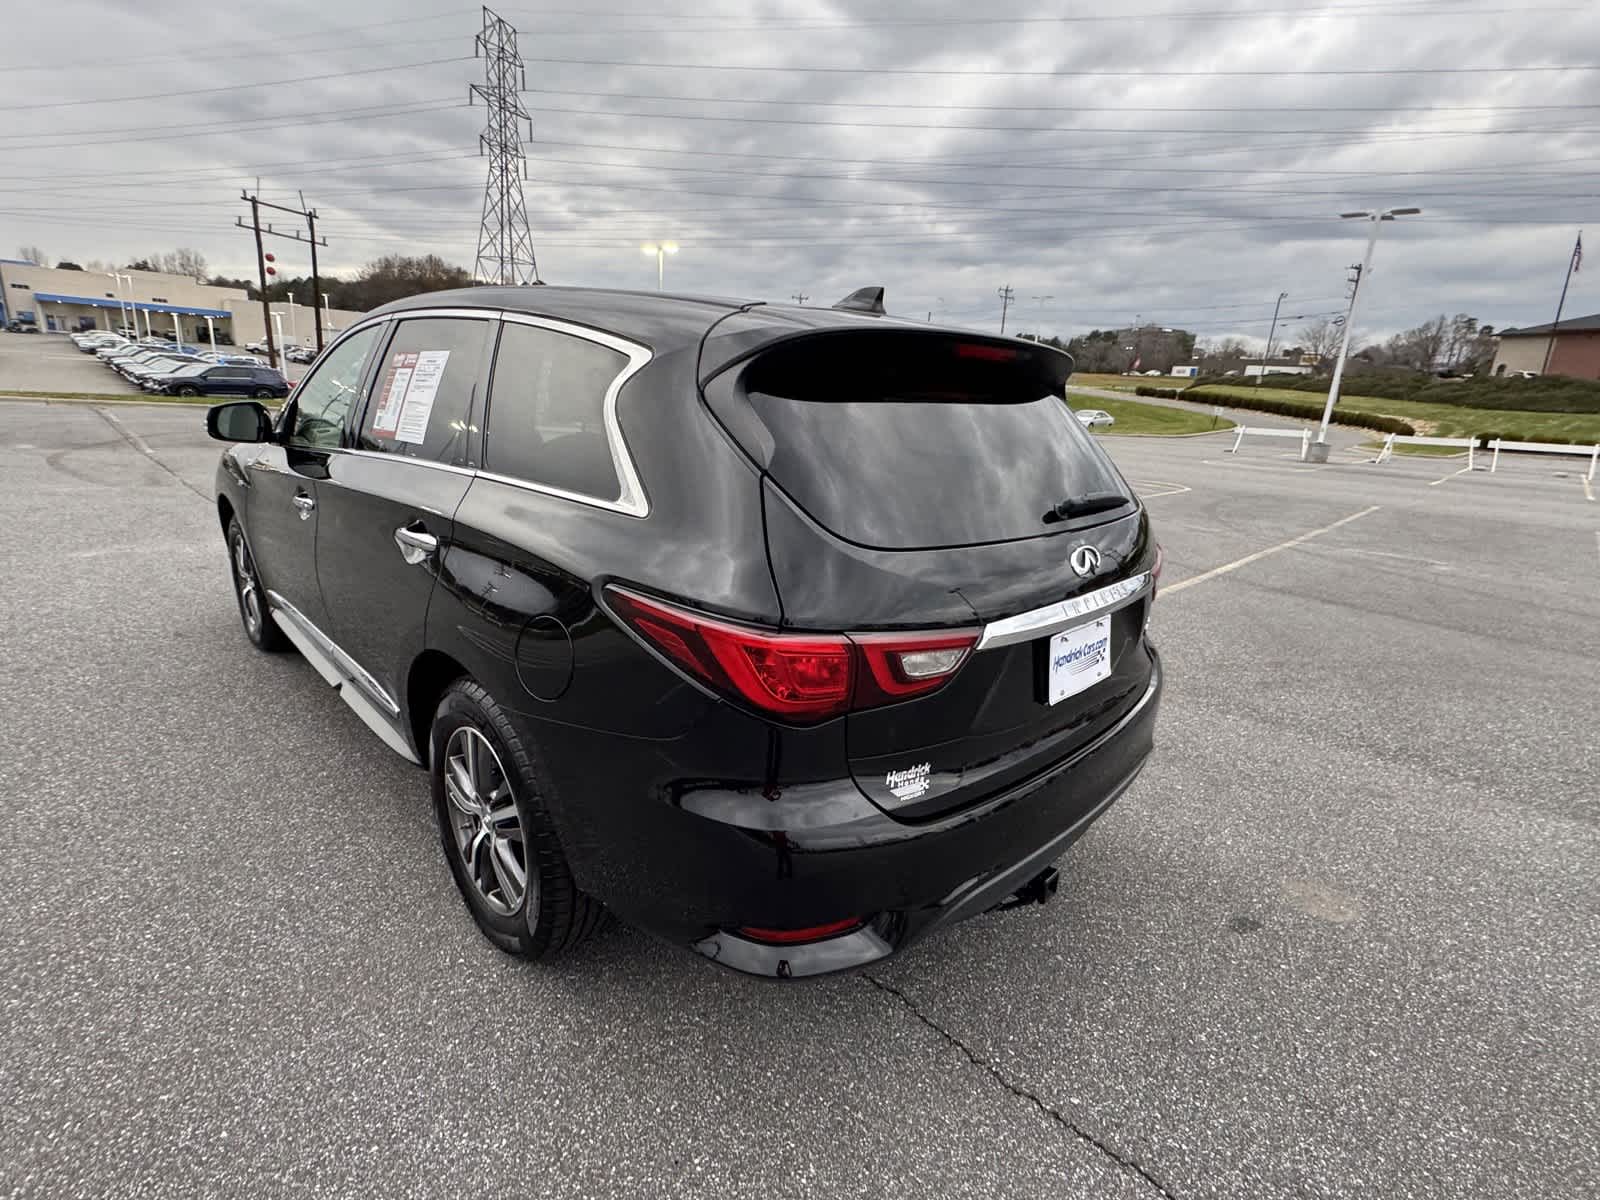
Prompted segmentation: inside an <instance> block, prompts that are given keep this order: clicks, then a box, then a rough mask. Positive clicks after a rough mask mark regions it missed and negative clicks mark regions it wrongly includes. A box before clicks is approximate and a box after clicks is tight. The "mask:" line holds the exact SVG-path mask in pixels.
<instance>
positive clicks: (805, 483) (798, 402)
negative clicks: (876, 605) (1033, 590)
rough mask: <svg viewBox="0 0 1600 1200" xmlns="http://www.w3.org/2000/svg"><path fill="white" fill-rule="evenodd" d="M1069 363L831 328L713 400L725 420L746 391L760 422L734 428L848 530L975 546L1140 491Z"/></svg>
mask: <svg viewBox="0 0 1600 1200" xmlns="http://www.w3.org/2000/svg"><path fill="white" fill-rule="evenodd" d="M1046 356H1049V357H1046ZM1052 359H1054V360H1058V361H1051V360H1052ZM1060 360H1061V356H1059V355H1056V354H1055V352H1054V351H1049V350H1043V349H1036V348H1034V347H1030V346H1026V345H1021V346H1018V347H1017V348H1015V349H1013V348H1011V347H1007V346H1006V345H1005V343H1003V342H994V341H984V340H982V339H971V340H966V339H961V338H958V337H951V336H949V335H942V336H934V335H929V334H915V335H906V334H898V333H894V332H890V331H884V332H882V333H872V334H855V335H832V336H824V337H816V338H806V339H800V340H799V341H797V342H794V343H790V344H788V345H785V346H782V347H779V348H776V349H774V350H771V351H768V352H767V353H766V354H763V355H761V356H760V357H759V358H758V359H756V360H755V361H754V362H753V363H751V364H750V365H749V366H748V367H747V368H746V369H745V370H744V371H743V372H742V375H741V378H740V381H739V385H740V386H738V387H737V388H734V389H731V390H730V389H726V388H716V387H715V386H713V387H712V388H711V389H710V390H709V392H708V399H710V400H711V402H712V406H713V408H714V409H716V410H717V411H718V412H719V415H721V414H722V413H723V412H724V411H725V410H726V409H727V408H728V406H729V405H738V404H739V402H740V400H739V397H738V396H737V395H735V394H732V393H736V392H742V393H743V402H744V403H747V404H748V405H749V408H750V410H752V411H753V412H754V414H755V416H756V417H757V418H758V419H759V423H760V425H761V426H764V427H765V429H764V431H760V430H752V429H751V427H750V423H749V421H748V420H745V421H740V420H737V419H735V420H731V421H730V420H725V421H724V423H725V424H727V425H728V426H729V428H730V430H731V431H732V432H733V433H734V436H735V437H736V438H738V439H739V440H740V441H741V443H744V442H751V443H756V444H747V445H746V447H745V448H746V450H747V451H752V456H753V457H755V458H756V459H757V461H758V462H762V463H763V464H764V465H765V466H766V467H767V469H768V471H769V472H770V473H771V475H772V478H773V481H774V482H775V483H776V484H777V485H778V486H779V487H781V488H782V489H783V490H784V491H786V492H787V493H788V494H789V495H790V496H791V497H792V498H793V499H794V500H795V502H796V503H797V504H799V505H800V507H801V508H803V509H805V511H806V512H807V513H809V514H810V515H811V517H812V518H813V519H814V520H816V521H817V522H818V523H820V524H821V525H823V526H825V527H826V528H828V529H829V530H831V531H832V532H834V533H835V534H837V535H839V536H840V537H843V538H846V539H848V540H850V541H853V542H856V543H859V544H861V545H864V546H872V547H878V548H885V549H931V548H936V547H945V546H968V545H976V544H979V543H985V542H998V541H1011V540H1015V539H1019V538H1030V537H1039V536H1042V535H1045V534H1050V533H1056V532H1061V531H1062V529H1063V526H1062V525H1061V524H1060V523H1059V521H1060V520H1061V518H1062V517H1063V516H1066V515H1067V513H1068V511H1069V510H1070V511H1074V512H1075V510H1074V509H1073V505H1074V503H1075V502H1081V501H1084V500H1086V499H1087V500H1089V501H1090V503H1088V504H1087V505H1084V506H1083V507H1084V509H1085V511H1086V512H1088V511H1096V512H1098V513H1099V514H1100V519H1104V518H1105V517H1107V516H1112V515H1124V514H1125V510H1126V508H1127V506H1128V505H1130V504H1132V502H1133V500H1132V496H1131V494H1130V493H1129V491H1128V488H1127V485H1126V484H1125V483H1124V482H1123V480H1122V477H1121V476H1120V475H1119V474H1118V473H1117V470H1116V468H1115V467H1113V466H1112V465H1111V461H1110V459H1109V458H1107V457H1106V455H1105V454H1104V453H1103V452H1102V451H1101V449H1100V447H1099V446H1097V445H1096V444H1095V442H1094V440H1093V438H1092V436H1091V435H1090V434H1088V433H1087V432H1085V430H1084V429H1083V428H1082V426H1080V425H1079V423H1078V421H1077V420H1076V419H1075V418H1074V417H1073V415H1072V413H1071V411H1070V410H1069V409H1068V408H1067V405H1066V402H1065V400H1064V398H1063V394H1062V392H1061V387H1060V382H1059V381H1060V379H1061V378H1062V377H1063V376H1064V371H1063V369H1062V366H1061V365H1060ZM752 434H753V435H754V436H752ZM761 443H765V444H764V445H761ZM1058 505H1065V506H1066V507H1064V508H1063V509H1062V510H1061V512H1060V514H1059V515H1058V513H1057V506H1058Z"/></svg>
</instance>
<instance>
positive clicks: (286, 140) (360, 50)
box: [0, 0, 1600, 336]
mask: <svg viewBox="0 0 1600 1200" xmlns="http://www.w3.org/2000/svg"><path fill="white" fill-rule="evenodd" d="M1185 8H1187V9H1188V10H1189V11H1190V12H1191V13H1192V12H1194V11H1195V10H1202V9H1203V10H1204V11H1206V12H1212V13H1214V12H1217V11H1218V10H1227V11H1230V12H1235V13H1239V14H1241V16H1244V15H1246V14H1252V13H1253V14H1254V15H1248V17H1247V19H1237V20H1200V19H1195V18H1193V17H1180V16H1174V15H1170V14H1171V13H1172V12H1174V11H1176V10H1181V9H1185ZM1584 8H1585V6H1584V5H1583V4H1581V3H1579V2H1577V0H1572V2H1571V3H1569V4H1567V5H1564V6H1563V5H1561V4H1559V3H1558V4H1555V5H1553V6H1552V8H1551V9H1549V10H1544V9H1539V8H1536V7H1535V8H1530V7H1528V6H1523V7H1522V8H1513V7H1512V6H1510V5H1507V4H1503V3H1501V4H1496V2H1495V0H1365V2H1363V3H1359V4H1358V3H1355V0H1326V3H1325V4H1324V5H1323V6H1322V7H1320V8H1319V7H1316V6H1315V5H1313V6H1311V7H1309V8H1306V7H1303V6H1302V7H1300V8H1299V9H1298V10H1297V6H1295V5H1291V4H1289V3H1285V2H1284V0H1206V2H1205V3H1204V4H1202V3H1201V2H1200V0H1145V3H1144V4H1141V6H1140V7H1139V8H1138V9H1130V10H1129V11H1128V12H1126V13H1118V14H1108V15H1112V16H1114V17H1115V18H1116V19H1113V20H1076V21H1070V20H1069V21H1046V20H1041V19H1038V18H1039V17H1040V16H1041V15H1042V14H1041V13H1039V12H1038V11H1037V10H1028V9H1025V8H1022V7H1020V6H1017V5H1016V4H1015V0H1009V3H1008V6H1007V7H1005V8H1001V9H996V10H994V11H989V10H985V11H984V14H983V18H982V20H981V21H973V19H972V18H973V14H974V8H973V6H972V5H970V4H963V3H959V2H956V0H948V2H934V3H919V4H917V5H915V6H895V7H893V8H886V7H885V6H881V5H871V6H869V5H865V4H858V5H843V4H834V5H829V4H822V3H816V2H809V3H808V2H793V3H776V2H764V3H756V4H750V5H745V6H742V7H736V6H733V5H728V6H726V7H725V8H720V9H711V10H705V9H692V8H689V7H679V8H674V9H670V10H667V11H658V10H646V9H644V8H642V7H637V0H631V3H624V2H623V0H618V2H617V4H616V5H615V6H609V5H608V6H607V7H606V8H605V10H604V11H596V10H594V9H585V6H583V5H579V4H577V3H575V0H551V2H550V3H549V4H547V5H545V6H542V7H540V8H538V9H533V8H531V7H530V8H527V9H523V8H517V9H515V10H510V9H508V10H506V15H507V16H508V18H511V19H513V21H514V22H515V23H516V24H517V25H518V27H519V28H520V29H521V30H522V31H523V32H522V36H521V46H522V51H523V54H524V56H525V57H526V58H528V59H529V60H530V61H529V66H528V83H529V91H528V92H527V94H526V96H525V100H526V103H527V104H528V106H529V108H530V109H531V110H537V111H534V113H533V116H534V130H535V142H534V144H533V145H531V146H530V147H529V150H528V153H529V173H530V179H529V182H528V184H527V188H526V194H527V199H528V208H529V213H530V217H531V219H532V223H533V227H534V236H535V245H536V248H537V251H538V255H539V261H540V266H541V268H542V271H543V274H544V275H545V277H546V278H547V279H549V280H550V281H552V282H559V283H584V284H594V285H599V286H623V287H628V286H633V287H641V286H651V285H652V284H653V267H652V265H651V263H650V262H649V261H648V260H646V259H645V258H644V257H643V256H641V255H640V254H639V252H638V244H639V243H640V242H641V241H645V240H649V239H652V238H658V237H672V238H675V239H676V240H677V241H678V242H679V243H680V244H681V245H682V247H683V249H682V252H681V253H680V254H679V255H678V256H677V257H676V258H675V259H673V260H671V262H670V264H669V266H668V280H669V286H672V287H675V288H680V289H684V290H691V291H700V292H711V293H716V294H724V295H749V296H754V297H766V298H774V299H778V298H786V297H788V296H789V295H790V294H791V293H794V292H797V291H803V292H805V293H807V294H808V295H809V296H811V297H812V298H813V299H814V301H815V302H819V303H821V302H829V301H831V300H833V299H836V298H837V297H838V296H841V295H843V294H844V293H845V292H847V291H849V290H851V289H853V288H855V287H858V286H861V285H863V284H867V283H881V284H883V285H885V286H887V287H888V289H889V299H890V303H891V307H892V308H893V309H894V310H895V311H898V312H902V313H906V314H911V315H920V314H922V313H926V312H929V311H932V312H934V313H935V314H936V315H937V316H940V317H942V318H944V319H948V320H951V321H958V322H963V323H972V324H976V325H980V326H987V327H993V326H994V325H995V324H997V323H998V319H999V301H998V299H997V297H996V295H995V291H996V288H998V287H999V286H1001V285H1003V284H1007V283H1009V284H1010V285H1011V286H1012V287H1013V288H1014V289H1015V291H1016V294H1017V296H1018V299H1019V306H1020V307H1019V309H1018V310H1017V312H1016V314H1015V316H1014V319H1015V320H1017V321H1020V322H1021V327H1022V328H1028V329H1031V328H1035V327H1042V328H1043V329H1045V330H1046V331H1053V332H1062V333H1070V332H1074V331H1079V330H1083V329H1087V328H1089V327H1091V326H1100V325H1107V324H1113V323H1119V322H1126V321H1129V320H1131V319H1132V318H1133V317H1134V316H1135V315H1136V314H1138V315H1142V316H1144V317H1145V318H1147V319H1154V320H1159V321H1161V322H1163V323H1170V324H1180V323H1181V324H1185V325H1187V326H1189V327H1191V328H1194V329H1196V330H1198V331H1200V332H1202V333H1204V334H1206V335H1208V336H1222V335H1226V334H1230V333H1238V334H1243V335H1246V336H1251V335H1254V336H1260V335H1261V334H1263V333H1264V332H1265V330H1264V325H1265V321H1266V318H1267V316H1268V315H1269V314H1270V311H1271V303H1272V299H1273V298H1274V297H1275V296H1276V294H1277V292H1278V291H1280V290H1283V291H1288V292H1289V293H1290V296H1291V299H1290V301H1289V303H1288V305H1287V306H1286V309H1287V310H1288V311H1291V312H1302V311H1304V312H1309V311H1327V310H1329V309H1331V308H1336V307H1338V303H1339V302H1338V300H1337V297H1338V296H1339V295H1340V294H1341V292H1342V289H1343V280H1344V272H1345V268H1346V266H1347V264H1349V263H1351V262H1353V261H1355V260H1356V259H1357V258H1359V256H1360V253H1361V249H1362V235H1363V232H1364V231H1363V230H1362V229H1361V228H1358V227H1356V223H1354V222H1346V223H1341V222H1340V221H1338V219H1337V217H1336V214H1337V213H1338V212H1340V211H1341V210H1345V209H1350V208H1365V207H1368V206H1372V205H1391V204H1406V203H1416V204H1420V205H1422V206H1423V207H1424V208H1425V209H1426V213H1425V214H1424V216H1423V217H1421V218H1417V219H1414V220H1411V221H1407V222H1403V223H1399V224H1397V225H1396V226H1391V227H1389V228H1386V230H1385V233H1384V239H1383V243H1382V244H1381V246H1380V249H1379V253H1378V263H1377V269H1376V270H1375V271H1374V273H1373V275H1372V277H1371V283H1372V286H1371V288H1370V290H1368V291H1367V292H1365V293H1364V299H1363V310H1364V311H1363V314H1362V317H1361V319H1360V321H1359V325H1360V327H1361V329H1362V331H1363V332H1364V333H1367V334H1369V335H1379V334H1382V333H1386V332H1389V331H1392V330H1394V329H1397V328H1400V327H1403V326H1406V325H1409V324H1414V323H1416V322H1417V321H1420V320H1422V319H1424V318H1426V317H1428V316H1429V315H1431V314H1433V313H1436V312H1440V311H1449V312H1455V311H1469V312H1472V313H1474V314H1476V315H1478V316H1479V317H1481V318H1482V319H1484V320H1485V321H1488V322H1490V323H1493V324H1496V325H1508V324H1517V323H1526V322H1530V321H1537V320H1547V319H1548V318H1549V315H1550V311H1549V310H1550V309H1551V308H1552V307H1553V301H1554V293H1555V291H1556V290H1557V289H1558V288H1559V286H1560V278H1561V272H1562V270H1563V267H1564V264H1565V261H1566V256H1567V254H1568V253H1569V251H1570V249H1571V244H1572V237H1573V234H1574V231H1575V229H1576V228H1577V227H1578V226H1579V225H1581V224H1582V223H1583V221H1584V219H1585V218H1586V217H1590V216H1592V215H1594V214H1595V213H1596V198H1597V196H1600V151H1596V150H1595V149H1594V146H1595V138H1594V131H1595V129H1596V127H1597V126H1600V105H1597V104H1596V91H1595V87H1594V84H1595V79H1596V72H1593V71H1586V72H1577V71H1569V72H1553V71H1542V72H1525V73H1517V74H1512V73H1507V74H1499V73H1471V74H1465V73H1463V74H1448V73H1412V74H1392V75H1381V74H1370V75H1359V76H1351V75H1338V74H1316V72H1318V71H1337V70H1341V69H1346V68H1359V69H1367V68H1425V69H1428V70H1430V71H1435V72H1437V70H1438V69H1439V68H1457V67H1497V66H1517V67H1529V66H1550V65H1561V64H1583V63H1597V62H1600V23H1597V22H1595V21H1593V20H1592V8H1591V9H1590V11H1588V12H1585V11H1584ZM630 9H631V11H629V10H630ZM580 10H582V11H580ZM1158 10H1159V11H1164V12H1166V13H1168V14H1169V15H1165V16H1150V15H1146V16H1140V15H1139V14H1140V13H1141V12H1144V13H1154V12H1157V11H1158ZM1262 10H1266V11H1264V12H1263V11H1262ZM1318 14H1322V15H1318ZM1084 15H1086V16H1088V15H1093V14H1084ZM215 20H216V18H215V14H214V12H213V10H211V9H210V8H201V7H199V6H194V7H192V8H190V7H187V6H183V5H180V6H178V8H177V11H176V12H173V11H172V10H171V6H168V7H167V8H165V9H163V10H162V11H160V12H159V13H157V12H156V11H154V10H144V11H141V10H137V9H133V8H130V7H128V6H125V5H123V4H120V3H112V2H109V0H108V2H106V3H100V4H83V5H77V6H50V7H45V8H39V9H35V10H31V11H30V15H29V20H28V21H27V22H26V23H17V22H14V23H13V24H15V25H18V26H19V27H18V28H17V29H16V30H15V31H14V36H13V37H11V38H10V43H11V44H10V46H9V48H8V50H7V51H6V52H5V57H6V60H7V64H8V66H9V67H10V68H13V69H12V70H9V71H8V78H10V79H11V80H12V81H13V87H12V88H11V89H10V91H9V93H8V94H9V96H10V97H12V99H11V100H8V101H7V103H11V104H27V105H30V107H28V108H20V109H17V108H14V109H11V110H9V111H5V112H3V113H0V118H9V120H0V167H3V171H0V240H3V241H5V242H8V243H9V244H0V252H3V251H9V250H10V249H11V248H12V247H13V246H14V245H15V244H20V243H39V244H41V245H43V246H44V247H45V248H46V249H47V250H48V251H50V252H51V253H53V254H55V255H58V256H60V257H72V258H76V259H80V260H81V259H86V258H107V259H110V258H116V259H119V260H125V259H126V258H128V257H130V256H135V255H140V254H144V253H147V252H149V251H151V250H156V249H161V248H165V247H169V246H173V245H178V244H186V245H194V246H196V247H198V248H199V249H201V250H202V251H204V252H205V253H206V255H207V256H208V257H209V258H210V259H211V261H212V262H213V264H214V265H215V266H216V268H217V269H220V270H224V271H226V272H228V273H230V274H247V273H249V272H250V271H251V270H252V269H253V266H252V258H251V244H250V240H249V238H248V236H247V235H245V234H242V233H240V232H239V231H238V230H236V229H235V228H234V227H233V218H234V216H235V215H237V214H239V213H241V212H242V211H243V206H242V205H240V204H239V202H238V199H237V197H238V191H239V188H240V187H241V186H243V185H253V183H254V180H255V178H256V176H257V175H259V176H260V178H261V186H262V189H263V193H264V194H265V195H267V196H268V197H277V198H280V199H281V198H287V197H292V196H293V195H294V194H295V191H296V190H297V189H303V190H304V192H305V195H306V198H307V200H308V201H309V202H311V203H312V204H314V205H316V206H317V207H318V208H319V210H320V212H321V214H322V221H321V223H320V225H321V227H322V228H323V229H325V231H326V233H327V235H328V237H329V240H330V243H331V244H330V247H329V250H328V252H327V255H326V256H325V259H324V261H325V262H326V263H327V265H328V266H329V268H330V269H334V270H346V271H348V270H352V269H354V268H356V267H358V266H359V265H360V264H361V263H363V262H365V261H367V260H369V259H371V258H373V257H376V256H377V255H379V254H383V253H392V252H405V253H421V252H433V253H439V254H441V255H443V256H445V257H446V258H449V259H452V260H454V261H458V262H462V263H468V264H470V262H471V260H472V257H473V252H474V249H475V244H476V226H477V222H478V214H479V206H480V203H481V188H482V181H483V174H484V169H485V168H484V163H483V161H482V160H481V159H479V158H477V157H476V156H475V152H476V144H477V133H478V129H479V128H480V125H481V120H482V110H481V108H468V107H467V106H466V95H467V85H468V83H469V82H472V81H474V80H475V79H477V78H478V75H477V71H478V65H477V64H476V63H474V62H472V61H463V62H452V63H440V64H435V65H432V66H421V67H415V68H412V69H410V70H393V71H371V70H370V68H373V67H382V66H388V65H392V64H402V63H420V62H423V61H424V60H429V59H440V58H447V57H453V56H456V55H469V54H470V53H471V40H472V35H473V33H474V32H475V30H476V28H477V22H478V17H477V10H476V9H475V8H471V7H467V6H463V7H461V8H459V9H454V10H448V11H443V12H441V11H439V10H438V9H437V8H435V7H433V6H430V5H426V4H423V3H420V2H419V0H401V2H398V3H386V4H378V3H376V2H375V0H345V2H344V3H342V4H340V5H339V6H337V11H335V10H334V7H333V6H330V5H313V4H310V3H306V2H304V0H300V2H293V3H283V4H277V5H274V6H273V7H272V8H271V9H269V10H251V9H248V8H245V9H239V10H237V11H236V12H230V14H229V16H228V23H227V26H226V31H225V32H226V36H218V35H219V33H220V32H222V31H219V29H218V27H217V25H216V23H215ZM960 21H965V22H966V23H953V22H960ZM917 22H920V23H917ZM174 29H179V30H187V31H189V32H187V33H174V32H173V30H174ZM90 30H92V31H93V32H92V36H87V34H88V31H90ZM330 31H331V32H330ZM107 46H112V47H116V48H117V53H115V54H111V55H107V54H105V53H104V49H105V47H107ZM535 59H565V60H587V61H581V62H573V61H566V62H548V61H533V60H535ZM595 60H604V61H605V62H609V63H616V64H625V65H601V64H600V63H599V62H597V61H595ZM646 63H694V64H702V65H706V66H712V65H722V66H729V65H746V66H761V67H766V68H775V69H772V70H763V71H729V70H712V69H699V70H676V69H666V68H662V67H656V66H645V65H639V64H646ZM847 67H850V68H857V67H858V68H864V70H863V71H862V72H861V73H841V72H838V71H834V70H820V71H818V70H795V69H794V68H847ZM913 70H921V71H955V72H966V73H965V74H957V75H949V74H947V75H936V74H912V73H907V72H911V71H913ZM1285 70H1289V71H1294V72H1296V73H1295V74H1284V75H1277V74H1274V75H1248V74H1228V75H1224V74H1216V73H1215V72H1250V71H1285ZM1115 71H1152V72H1174V71H1182V72H1195V73H1194V74H1162V75H1143V76H1129V75H1114V74H1106V73H1105V72H1115ZM342 72H363V73H359V74H346V75H343V76H342V77H341V74H340V73H342ZM983 72H1058V73H1059V74H1055V75H1048V76H1047V75H1027V74H983ZM310 75H328V76H332V77H331V78H326V79H318V80H314V81H307V82H301V83H292V82H276V83H273V84H271V85H270V86H263V87H252V88H249V89H239V90H225V91H216V92H212V93H208V94H204V95H192V96H176V97H172V98H170V99H164V100H141V101H125V102H122V103H116V104H83V105H80V104H70V102H74V101H81V100H86V99H93V98H97V97H115V96H135V95H144V94H147V93H155V92H173V91H177V92H182V91H190V90H194V89H204V88H224V87H228V86H230V85H233V84H236V83H242V82H253V81H260V80H269V79H270V80H278V81H288V80H293V79H296V78H299V77H302V76H310ZM665 97H683V99H667V98H665ZM63 102H69V104H68V106H64V107H63V106H60V105H62V104H63ZM954 105H962V106H971V107H962V108H953V107H949V106H954ZM1574 105H1590V106H1591V107H1588V108H1581V107H1579V108H1575V107H1567V108H1562V107H1559V106H1574ZM397 106H406V109H405V111H400V112H397V111H394V110H395V108H396V107H397ZM901 106H903V107H901ZM1466 106H1479V107H1477V108H1470V107H1466ZM1515 106H1522V107H1515ZM545 110H560V111H545ZM1216 110H1226V111H1216ZM1341 110H1357V111H1341ZM729 118H738V119H729ZM247 123H253V124H249V125H248V127H246V125H247ZM974 126H977V127H981V128H971V127H974ZM208 127H209V128H208ZM218 127H220V128H218ZM124 129H126V130H131V131H133V132H130V133H128V134H118V133H111V132H101V131H112V130H124ZM123 137H126V138H130V139H137V140H127V141H119V139H120V138H123ZM1596 236H1597V237H1600V234H1597V235H1596ZM275 250H278V252H279V253H280V258H281V259H283V261H284V263H285V266H286V268H287V269H288V270H290V271H294V270H297V269H300V267H299V264H298V263H297V261H296V257H295V256H296V254H297V253H298V251H299V248H297V247H294V246H293V244H292V243H287V242H285V243H281V246H280V247H275ZM1592 280H1593V273H1590V272H1586V273H1584V274H1583V275H1580V276H1579V277H1578V280H1577V281H1575V283H1574V288H1573V294H1572V296H1571V297H1570V298H1569V305H1570V306H1571V311H1574V312H1580V311H1581V312H1589V311H1594V310H1596V309H1600V285H1596V284H1595V283H1593V282H1592ZM1035 296H1050V297H1053V298H1052V299H1050V300H1048V301H1044V302H1035V301H1034V299H1033V297H1035Z"/></svg>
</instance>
